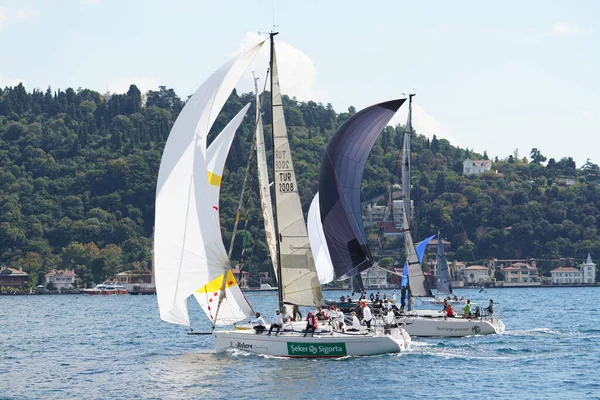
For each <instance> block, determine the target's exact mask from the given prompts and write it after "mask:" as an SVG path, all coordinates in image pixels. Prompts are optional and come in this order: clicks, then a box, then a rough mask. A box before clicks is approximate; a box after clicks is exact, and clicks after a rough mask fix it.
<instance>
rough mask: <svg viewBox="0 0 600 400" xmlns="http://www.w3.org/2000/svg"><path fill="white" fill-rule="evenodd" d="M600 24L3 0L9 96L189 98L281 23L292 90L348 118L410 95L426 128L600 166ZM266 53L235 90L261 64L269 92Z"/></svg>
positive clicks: (345, 5)
mask: <svg viewBox="0 0 600 400" xmlns="http://www.w3.org/2000/svg"><path fill="white" fill-rule="evenodd" d="M598 15H600V2H597V1H593V0H590V1H584V0H574V1H554V2H548V1H542V0H529V1H527V2H523V1H512V0H507V1H502V2H482V1H462V2H449V1H427V2H424V1H414V0H412V1H403V0H379V1H376V2H373V1H365V0H360V1H355V0H344V1H335V0H329V1H317V0H302V1H300V0H295V1H288V0H239V1H233V0H218V1H214V0H213V1H204V0H169V1H166V0H162V1H159V0H145V1H142V0H127V1H124V0H0V87H5V86H13V85H16V84H18V83H19V82H23V84H24V85H25V87H26V88H27V90H29V91H31V90H32V89H34V88H40V89H42V90H45V89H46V88H48V87H51V88H52V89H54V90H56V89H59V88H60V89H66V88H68V87H72V88H74V89H77V88H79V87H81V88H89V89H94V90H97V91H99V92H101V93H105V92H107V91H110V92H111V93H123V92H125V91H127V89H128V87H129V85H130V84H132V83H134V84H136V85H138V87H139V88H140V89H141V90H142V91H147V90H152V89H157V87H158V86H159V85H162V86H167V87H168V88H173V89H175V91H176V92H177V93H178V94H179V96H180V97H182V98H187V96H188V95H190V94H192V93H193V92H194V91H195V90H196V88H198V87H199V86H200V85H201V84H202V82H203V81H204V80H205V79H206V78H208V76H209V75H210V74H211V73H212V72H213V71H214V70H215V69H217V68H218V67H219V66H220V65H222V64H224V63H225V62H226V61H227V60H228V59H229V58H230V57H232V56H233V55H235V54H236V53H238V52H239V51H241V50H242V49H244V48H247V47H248V46H250V45H251V44H253V43H256V42H258V41H259V40H261V36H260V35H259V34H258V32H259V31H260V32H268V31H270V30H271V29H272V27H273V25H276V29H277V30H278V31H279V32H280V34H279V35H278V36H277V42H276V43H277V44H276V46H277V53H278V61H279V67H280V80H281V87H282V91H283V93H284V94H287V95H289V96H291V97H296V98H297V99H298V100H300V101H308V100H313V101H316V102H322V103H323V104H327V103H331V104H332V105H333V107H334V109H335V110H336V111H337V112H344V111H346V110H347V108H348V107H349V106H354V107H355V108H356V109H357V110H359V109H361V108H364V107H367V106H369V105H372V104H375V103H379V102H382V101H387V100H390V99H394V98H398V97H402V94H403V93H408V92H409V91H414V92H416V93H417V96H416V97H415V98H414V103H413V104H414V112H413V114H414V115H413V125H414V126H415V129H416V130H417V132H418V133H421V134H424V135H426V136H428V137H432V136H433V135H436V136H437V137H438V138H446V139H448V140H449V141H450V142H451V144H453V145H456V146H460V147H462V148H469V149H471V150H473V151H475V152H477V153H480V154H482V153H483V152H484V151H487V153H488V155H489V156H490V157H496V156H497V157H499V158H500V159H502V158H506V157H508V156H509V155H511V154H514V153H515V151H517V152H518V155H519V157H526V156H529V155H530V152H531V149H532V148H537V149H539V150H540V151H541V153H542V154H543V155H545V156H546V157H548V158H551V157H552V158H555V159H556V160H559V159H561V158H563V157H569V156H570V157H573V158H574V160H575V161H576V163H577V166H578V167H580V166H582V165H583V164H584V163H585V162H586V160H587V159H588V158H589V159H590V160H591V161H592V162H594V163H596V164H600V155H599V154H598V151H599V150H600V78H599V71H600V51H599V50H600V40H599V39H600V36H599V35H600V26H599V25H600V19H599V18H598ZM263 37H264V36H263ZM263 47H264V48H263V52H262V53H261V54H260V55H259V56H258V57H257V58H256V60H255V63H254V64H253V65H252V66H251V69H250V70H249V71H248V72H247V74H246V75H245V76H244V78H242V80H241V82H240V84H239V85H238V89H239V90H241V91H243V92H248V91H251V90H252V89H253V86H252V78H251V71H252V70H254V71H255V72H256V74H257V76H262V77H263V80H262V82H263V83H264V75H265V72H266V68H267V59H268V54H267V52H268V49H267V46H263ZM406 112H407V110H406V106H403V107H402V108H401V110H400V111H399V112H398V113H397V114H396V116H395V117H394V119H393V120H392V122H393V123H404V122H405V120H406Z"/></svg>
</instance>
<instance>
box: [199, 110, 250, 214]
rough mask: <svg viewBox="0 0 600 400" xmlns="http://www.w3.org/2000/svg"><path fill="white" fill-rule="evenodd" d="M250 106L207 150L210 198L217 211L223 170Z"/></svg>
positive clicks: (235, 118)
mask: <svg viewBox="0 0 600 400" xmlns="http://www.w3.org/2000/svg"><path fill="white" fill-rule="evenodd" d="M249 108H250V103H248V104H246V106H245V107H244V108H242V109H241V110H240V112H238V113H237V115H236V116H235V117H233V119H232V120H231V121H229V123H228V124H227V126H226V127H225V128H223V130H222V131H221V132H220V133H219V135H218V136H217V137H216V138H215V140H213V141H212V143H211V144H210V146H208V149H207V150H206V164H207V165H206V167H207V170H208V184H209V187H210V198H211V200H212V203H213V209H214V210H215V211H216V212H218V211H219V193H220V192H221V178H222V177H223V170H224V169H225V161H227V155H228V154H229V149H230V148H231V144H232V143H233V137H234V136H235V132H236V131H237V130H238V128H239V127H240V125H241V123H242V121H243V120H244V117H245V116H246V113H247V112H248V109H249Z"/></svg>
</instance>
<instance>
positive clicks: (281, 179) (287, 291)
mask: <svg viewBox="0 0 600 400" xmlns="http://www.w3.org/2000/svg"><path fill="white" fill-rule="evenodd" d="M272 57H273V65H272V71H271V79H272V90H273V93H272V96H273V97H272V98H273V104H272V110H273V135H274V143H275V149H274V150H275V154H274V157H275V168H274V175H275V200H276V202H277V207H276V210H277V216H276V217H277V226H278V229H279V241H280V243H279V252H280V260H281V274H282V276H281V280H282V288H283V299H284V301H286V302H289V303H293V304H299V305H305V306H313V305H322V304H324V300H323V292H322V291H321V286H320V284H319V278H318V276H317V272H316V271H315V266H314V262H313V257H312V254H311V251H310V245H309V242H308V233H307V232H306V224H305V221H304V214H303V213H302V204H301V203H300V195H299V194H298V185H297V182H296V174H295V172H294V165H293V163H292V155H291V151H290V143H289V138H288V134H287V128H286V125H285V119H284V115H283V102H282V98H281V89H280V87H279V74H278V69H277V58H276V56H275V52H274V51H273V54H272Z"/></svg>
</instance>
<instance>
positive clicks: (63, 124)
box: [0, 85, 600, 286]
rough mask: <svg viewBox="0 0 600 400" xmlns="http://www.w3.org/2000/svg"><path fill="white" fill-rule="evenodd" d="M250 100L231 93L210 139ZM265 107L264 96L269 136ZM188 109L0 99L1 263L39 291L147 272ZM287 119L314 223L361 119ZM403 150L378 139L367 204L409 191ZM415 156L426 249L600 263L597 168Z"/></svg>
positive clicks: (313, 115)
mask: <svg viewBox="0 0 600 400" xmlns="http://www.w3.org/2000/svg"><path fill="white" fill-rule="evenodd" d="M253 97H254V96H253V95H252V94H243V95H241V96H239V95H238V94H237V93H235V92H234V93H233V94H232V96H231V98H230V99H229V101H228V102H227V104H226V105H225V107H224V110H223V112H222V113H221V115H220V116H219V118H218V119H217V121H216V124H215V127H214V129H213V132H212V136H211V138H212V137H214V135H215V134H216V133H218V132H219V131H220V129H222V128H223V127H224V126H225V125H226V123H227V122H228V121H229V119H230V118H232V117H233V116H234V115H235V113H237V112H238V111H239V109H240V108H241V107H242V106H243V105H244V104H246V103H251V102H253ZM268 101H269V99H268V96H264V99H263V117H264V119H265V125H266V124H268V123H269V119H270V114H269V112H268V109H269V102H268ZM183 105H184V102H183V101H182V100H181V98H179V97H178V96H177V94H176V93H175V92H174V91H173V90H172V89H167V88H165V87H161V88H160V90H158V91H150V92H148V93H147V94H145V95H142V93H140V91H139V90H138V88H137V87H136V86H133V85H132V86H131V87H130V89H129V91H128V92H127V93H126V94H113V95H102V94H100V93H98V92H95V91H91V90H88V89H78V90H73V89H70V88H69V89H67V90H64V91H63V90H56V91H54V90H51V89H50V88H49V89H48V90H46V91H39V90H33V91H32V92H27V91H26V89H25V88H24V87H23V86H22V85H19V86H16V87H13V88H5V89H0V162H1V166H2V168H1V169H0V263H2V264H4V265H6V266H9V267H13V268H18V267H22V268H23V269H24V270H25V271H27V272H29V273H30V275H31V279H30V285H31V286H35V285H37V284H38V278H39V279H42V277H43V274H44V273H45V272H47V271H49V270H51V269H52V268H74V269H75V272H76V273H77V274H78V275H79V276H80V278H81V280H82V282H81V283H86V284H89V283H91V282H92V281H96V282H98V281H102V280H103V279H105V278H106V277H110V276H113V275H114V274H115V273H117V272H120V271H123V270H142V269H144V268H148V267H149V263H150V261H151V252H150V250H151V243H152V239H151V238H152V227H153V222H154V191H155V182H156V176H157V172H158V166H159V163H160V158H161V154H162V149H163V146H164V143H165V140H166V138H167V136H168V134H169V131H170V128H171V125H172V124H173V121H174V120H175V118H176V117H177V115H178V113H179V112H180V111H181V109H182V107H183ZM284 107H285V113H286V121H287V124H288V128H289V135H290V140H291V145H292V149H293V152H294V154H293V157H294V164H295V168H296V171H297V173H298V184H299V187H300V188H302V189H301V190H302V191H301V193H300V195H301V197H302V201H303V205H304V207H305V211H306V210H307V209H308V205H309V204H310V201H311V199H312V196H313V195H314V193H315V191H316V189H317V186H318V183H317V181H318V170H319V164H320V160H321V154H322V152H323V149H324V147H325V145H326V143H327V140H328V139H329V138H330V137H331V135H333V133H334V132H335V130H336V129H337V127H339V126H340V124H341V123H343V121H345V120H346V119H347V118H348V117H349V116H350V115H351V114H353V113H354V112H355V110H354V109H353V108H352V107H351V108H350V109H349V110H348V112H345V113H340V114H338V113H336V112H335V111H334V110H333V108H332V107H331V105H327V106H324V105H322V104H317V103H314V102H311V101H309V102H298V101H296V100H295V99H290V98H287V97H284ZM250 110H253V108H252V107H251V109H250ZM253 114H254V113H253V111H250V112H249V113H248V116H247V117H246V120H245V122H244V123H243V125H242V127H241V128H240V130H239V131H238V134H237V137H236V139H235V141H234V144H233V146H232V150H231V152H230V155H229V158H228V161H227V170H226V173H225V175H224V178H223V189H222V192H221V193H222V195H221V215H222V221H221V222H222V227H223V237H224V240H225V243H226V244H227V246H228V243H229V240H230V239H231V229H232V226H233V220H234V215H235V211H236V207H237V204H238V200H239V188H240V187H241V182H242V180H243V177H244V174H245V168H246V165H247V163H248V157H249V153H250V148H251V143H252V137H253V133H254V127H253V122H254V120H255V116H254V115H253ZM268 140H269V138H268V132H267V141H268ZM401 142H402V127H400V126H398V127H396V128H395V129H394V128H391V127H388V128H387V129H386V130H385V131H384V132H383V134H382V135H381V137H380V139H379V140H378V142H377V144H376V145H375V147H374V149H373V151H372V153H371V155H370V157H369V161H368V165H367V168H366V170H365V175H364V178H363V198H364V199H365V200H368V199H371V198H374V197H376V196H378V195H381V194H384V193H386V190H387V188H388V187H389V184H390V183H391V182H393V181H398V180H399V179H397V178H394V177H393V175H394V174H396V175H397V172H398V171H399V169H398V168H397V166H396V163H397V158H398V153H399V149H400V144H401ZM515 147H516V145H515ZM412 150H413V153H412V162H413V180H412V182H413V196H414V197H413V198H414V201H415V207H416V210H417V232H416V235H415V236H416V239H421V238H423V237H425V236H429V235H430V234H432V233H434V232H436V231H437V230H438V229H439V230H441V231H442V234H443V236H445V237H447V238H448V239H449V240H450V241H451V242H452V249H451V252H450V255H449V256H450V257H451V259H454V258H458V259H460V260H463V261H467V262H475V261H478V260H482V259H485V258H488V257H498V258H525V257H533V258H536V259H557V258H559V257H574V258H576V259H582V258H584V257H585V256H586V255H587V252H588V251H591V252H592V255H600V240H599V239H598V235H597V230H598V226H599V225H598V224H599V223H600V221H598V210H599V209H600V195H599V194H600V193H599V191H600V187H599V186H598V185H597V183H596V182H597V181H598V179H599V178H600V169H599V168H598V166H597V165H595V164H592V163H590V162H588V163H586V165H584V166H583V167H582V168H581V169H576V165H575V163H574V162H573V160H572V159H571V158H564V159H561V160H559V161H556V160H554V159H550V160H547V163H546V160H545V157H544V156H543V155H542V154H541V152H540V151H539V150H537V149H533V150H532V152H531V154H528V156H529V157H523V156H519V155H518V154H513V155H508V156H507V157H505V158H504V157H503V156H500V159H498V158H496V159H495V160H494V164H493V168H492V171H490V172H488V173H485V174H482V175H480V176H475V177H464V176H462V162H463V161H464V159H465V158H466V157H467V156H470V157H471V158H474V159H475V158H480V157H481V155H479V154H470V153H469V151H468V150H465V149H460V148H456V147H453V146H452V145H451V144H450V143H449V142H448V141H447V140H444V139H437V138H436V137H433V138H432V139H431V140H430V139H427V138H425V137H424V136H420V135H417V136H416V137H415V139H414V140H413V149H412ZM483 157H486V155H485V154H484V155H483ZM528 158H529V159H530V160H531V161H528ZM544 163H545V164H546V165H544ZM496 171H497V172H496ZM564 178H576V183H575V184H573V185H570V186H566V185H565V184H564V183H561V182H563V181H564ZM255 185H256V179H254V181H253V187H254V190H253V193H254V197H253V198H252V200H251V202H250V205H249V207H248V208H247V211H248V214H249V223H248V231H247V233H244V232H240V233H239V239H240V240H237V241H236V248H235V252H234V256H233V258H234V261H235V260H237V259H239V256H240V253H241V247H242V243H244V244H245V246H246V253H245V261H246V265H247V266H248V267H249V269H250V271H251V273H252V274H253V276H256V274H257V272H258V271H262V270H268V269H269V268H270V264H269V261H268V257H267V254H266V251H267V247H266V244H265V240H264V233H263V229H262V222H260V218H259V217H260V210H259V209H258V199H257V194H256V187H255ZM243 236H246V237H245V238H243ZM370 236H373V235H370ZM375 236H376V235H375ZM243 239H245V240H243ZM387 245H388V246H390V245H393V244H391V243H387Z"/></svg>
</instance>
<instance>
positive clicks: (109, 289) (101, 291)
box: [81, 283, 128, 296]
mask: <svg viewBox="0 0 600 400" xmlns="http://www.w3.org/2000/svg"><path fill="white" fill-rule="evenodd" d="M81 293H83V294H89V295H102V296H108V295H113V294H127V293H128V292H127V289H125V287H124V286H121V285H115V284H112V283H101V284H98V285H96V286H95V287H94V288H92V289H83V291H82V292H81Z"/></svg>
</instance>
